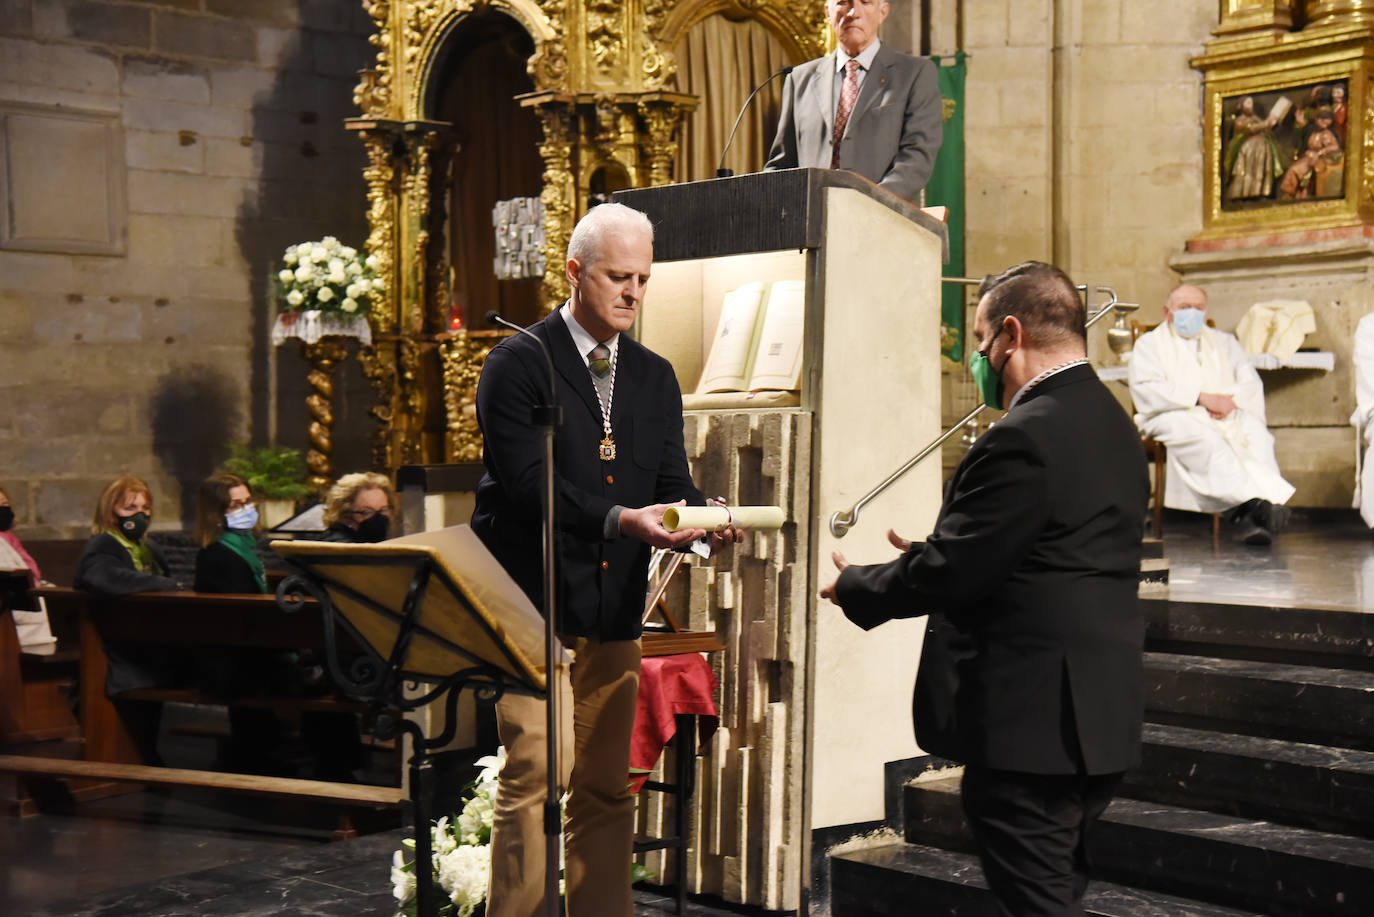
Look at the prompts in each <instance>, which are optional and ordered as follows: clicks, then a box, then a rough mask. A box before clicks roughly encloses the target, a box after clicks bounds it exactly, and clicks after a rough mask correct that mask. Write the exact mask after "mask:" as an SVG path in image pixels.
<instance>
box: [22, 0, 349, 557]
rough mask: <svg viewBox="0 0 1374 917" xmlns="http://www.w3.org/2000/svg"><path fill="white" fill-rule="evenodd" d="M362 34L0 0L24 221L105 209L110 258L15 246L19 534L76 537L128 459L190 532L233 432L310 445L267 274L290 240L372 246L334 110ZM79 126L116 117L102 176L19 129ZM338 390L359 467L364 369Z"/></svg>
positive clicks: (243, 10) (319, 25) (247, 10)
mask: <svg viewBox="0 0 1374 917" xmlns="http://www.w3.org/2000/svg"><path fill="white" fill-rule="evenodd" d="M369 26H370V23H369V22H368V19H367V16H366V14H365V13H364V12H363V10H362V6H361V4H359V3H356V2H351V0H139V2H133V0H127V2H126V0H0V118H4V117H6V115H7V113H8V114H9V115H14V114H15V113H18V117H17V119H16V118H13V117H11V118H8V119H7V120H6V121H5V124H7V125H9V129H8V131H7V132H6V133H0V140H3V139H7V140H8V142H7V143H6V144H5V145H4V146H0V158H2V159H4V160H5V162H6V165H7V166H8V168H9V169H10V173H9V174H11V175H16V174H18V175H22V176H25V177H26V179H25V180H26V183H27V184H26V187H28V188H30V189H32V188H34V187H35V185H34V184H33V182H37V183H38V185H37V187H41V189H43V197H42V199H41V202H42V206H41V207H35V206H33V204H32V201H27V202H26V203H24V207H25V208H26V210H25V212H24V213H21V214H20V216H19V217H15V218H14V219H15V220H16V221H17V222H18V224H21V225H19V226H18V228H19V230H21V232H20V233H18V235H20V236H22V235H23V232H22V230H26V228H30V227H35V226H41V227H43V228H44V229H45V231H46V230H51V231H52V232H55V233H57V234H58V235H61V233H62V232H63V231H72V232H74V231H77V230H80V231H85V229H83V228H82V227H81V226H79V225H77V224H79V222H80V221H78V220H75V219H72V218H71V216H72V215H79V214H81V213H84V212H86V209H87V208H92V207H97V206H101V207H105V206H108V208H109V209H110V210H111V225H112V227H113V228H112V237H113V248H114V250H115V253H113V254H110V253H89V251H74V250H73V249H74V248H76V249H80V248H81V247H82V246H79V245H78V246H72V245H66V244H61V242H60V240H59V244H55V245H54V244H42V245H39V246H38V247H37V248H34V247H32V246H31V247H30V248H29V250H20V249H16V248H14V247H8V246H4V243H0V365H3V366H4V367H5V371H4V373H3V376H0V401H3V403H4V404H5V406H6V409H5V410H3V411H0V455H3V459H0V487H4V488H6V489H7V490H8V492H9V494H10V496H11V498H12V500H13V501H14V503H15V506H16V513H17V516H18V521H17V530H18V531H19V532H20V534H21V536H29V537H67V536H80V535H82V534H84V532H85V531H86V526H87V524H88V520H89V518H90V513H91V509H92V507H93V505H94V500H95V497H96V495H97V494H98V492H99V490H100V488H101V487H103V485H104V483H105V482H106V481H108V480H109V479H110V478H112V477H113V476H114V475H116V474H118V473H121V472H124V471H129V472H132V473H136V474H140V475H143V476H144V477H146V478H147V479H148V480H149V483H150V484H151V485H152V488H153V490H154V495H155V498H156V504H157V506H156V509H157V516H156V520H155V524H161V525H164V526H166V525H172V526H176V525H178V524H179V519H180V517H182V516H185V515H187V514H189V512H190V511H191V506H190V499H189V497H190V494H191V493H192V489H193V488H194V486H195V484H196V483H197V482H198V481H199V480H200V479H201V478H202V477H204V476H205V475H206V474H208V473H210V472H211V471H213V470H214V468H215V466H216V465H217V464H218V462H219V461H220V460H221V459H222V458H223V456H224V454H225V452H224V443H225V442H226V441H227V440H241V439H249V438H252V439H254V440H256V441H259V442H263V441H266V440H267V439H268V438H270V437H271V436H272V435H273V427H274V426H276V427H277V428H278V430H279V433H278V435H277V437H276V438H277V439H279V440H280V441H282V442H285V443H287V444H290V445H298V446H304V445H305V430H306V417H305V409H304V405H303V399H304V396H305V394H306V389H305V384H304V374H305V371H306V367H305V365H304V363H303V362H302V361H301V359H300V357H299V355H298V353H297V352H296V351H295V350H294V349H293V348H289V347H284V348H282V350H281V351H280V353H273V352H272V349H271V347H270V344H269V343H268V337H267V335H268V330H269V328H270V321H271V317H272V315H273V314H274V309H273V307H272V306H271V305H270V304H269V302H268V300H269V295H270V294H269V278H270V277H271V275H272V273H273V272H274V271H273V269H274V267H275V265H276V261H277V259H278V258H279V257H280V254H281V251H282V249H284V248H285V247H286V246H287V245H288V244H291V243H294V242H299V241H302V240H305V239H317V238H319V237H321V236H323V235H326V234H333V235H337V236H339V237H340V238H343V239H345V240H346V241H348V242H350V243H352V244H355V245H356V244H360V243H361V242H362V240H363V239H364V238H365V235H366V225H365V210H366V199H365V188H364V185H363V181H362V177H361V169H362V166H363V164H364V157H363V154H362V151H361V144H359V143H358V141H357V140H356V138H354V137H352V136H350V135H349V134H348V133H346V132H345V131H344V129H343V126H342V119H343V118H345V117H348V116H350V115H352V114H354V113H355V112H354V109H353V104H352V89H353V85H354V84H355V83H356V81H357V80H356V73H355V71H356V70H358V69H359V68H362V67H366V66H368V65H369V63H370V59H371V49H370V47H369V45H368V44H367V34H368V31H369ZM72 116H80V117H88V118H92V119H94V120H95V121H97V122H99V121H102V120H103V121H104V122H108V123H109V124H110V125H111V130H112V135H113V136H114V137H115V138H116V140H117V146H116V147H115V148H114V150H113V152H112V153H111V154H110V155H109V156H104V155H101V156H99V157H98V158H97V159H96V160H95V162H96V164H97V165H103V166H104V167H105V171H106V172H107V173H108V174H107V175H106V176H105V177H104V178H102V179H101V182H100V183H97V182H95V181H94V180H93V179H92V178H91V176H90V173H91V172H92V171H99V170H98V169H97V170H92V169H90V168H86V167H84V166H83V167H81V168H76V167H74V166H73V165H72V164H73V163H74V162H80V163H88V162H90V161H91V160H90V151H89V150H72V149H64V148H63V144H62V143H61V142H60V138H61V136H63V135H62V134H61V133H60V131H58V132H56V133H54V132H48V133H33V132H30V133H27V134H26V133H25V130H26V129H27V128H28V126H29V125H32V124H35V123H38V124H49V123H51V124H56V125H59V126H60V125H62V124H65V123H67V122H66V121H64V119H68V120H69V119H70V118H71V117H72ZM34 119H48V120H40V121H35V120H34ZM48 136H55V137H57V138H59V140H58V142H52V143H44V142H41V138H45V137H48ZM34 137H38V138H40V141H39V142H32V138H34ZM77 153H82V154H84V155H83V156H81V157H77V156H76V154H77ZM105 179H108V181H106V180H105ZM106 185H108V187H110V188H111V189H113V190H112V191H111V193H110V195H109V196H108V199H106V198H105V197H101V196H100V195H99V192H100V189H102V188H104V187H106ZM12 196H13V192H12ZM97 198H99V199H98V200H97ZM73 227H75V228H73ZM52 232H49V234H52ZM10 235H11V236H14V235H15V233H10ZM3 238H5V235H4V234H0V239H3ZM85 247H86V249H88V250H89V248H90V247H91V246H89V245H87V246H85ZM273 364H275V366H274V365H273ZM274 377H275V381H274ZM339 385H340V388H341V393H340V397H339V399H338V401H337V402H336V412H335V413H336V415H338V422H337V426H336V428H335V439H336V443H337V444H336V447H335V454H336V462H335V466H336V468H338V469H339V470H353V468H354V467H361V466H362V465H365V464H366V461H367V437H368V435H369V434H370V427H369V426H368V424H369V423H370V421H368V420H367V419H366V416H365V414H366V409H367V407H368V404H369V402H368V398H367V392H366V389H365V387H364V385H363V383H362V381H361V378H360V376H359V375H358V373H357V370H356V368H350V369H349V370H348V371H346V372H344V373H343V374H341V376H340V379H339ZM274 387H275V389H276V391H277V394H278V397H277V398H275V399H274V398H272V392H273V389H274ZM278 404H279V405H280V408H279V409H278V407H277V405H278ZM278 410H280V416H277V412H278Z"/></svg>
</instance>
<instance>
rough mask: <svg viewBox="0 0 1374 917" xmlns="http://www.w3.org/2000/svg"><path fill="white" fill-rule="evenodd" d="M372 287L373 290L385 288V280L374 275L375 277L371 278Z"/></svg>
mask: <svg viewBox="0 0 1374 917" xmlns="http://www.w3.org/2000/svg"><path fill="white" fill-rule="evenodd" d="M372 289H374V290H385V289H386V281H385V280H383V279H382V278H380V277H375V278H373V280H372Z"/></svg>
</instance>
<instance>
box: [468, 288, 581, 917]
mask: <svg viewBox="0 0 1374 917" xmlns="http://www.w3.org/2000/svg"><path fill="white" fill-rule="evenodd" d="M486 319H487V321H488V322H490V323H491V324H493V325H501V326H502V327H505V328H509V329H510V330H512V331H515V332H517V333H519V334H527V335H529V336H530V337H532V338H534V341H535V343H536V344H538V345H539V350H540V352H542V353H543V354H544V362H545V363H546V364H547V365H548V368H549V403H548V404H536V405H535V406H534V409H533V411H532V412H531V415H532V416H531V418H530V419H531V421H532V422H533V423H534V424H535V425H536V426H538V427H539V428H540V431H541V436H540V439H541V440H542V441H543V452H544V455H543V462H542V465H543V467H542V468H541V469H540V470H541V472H542V474H541V475H540V477H541V478H542V479H543V480H542V481H541V482H540V485H541V486H540V491H541V493H540V496H541V498H542V499H541V501H540V502H541V503H542V504H543V505H542V506H541V507H540V517H541V518H540V528H541V529H542V530H543V531H542V535H543V550H542V554H543V558H542V559H543V577H544V674H545V678H546V679H547V683H546V687H547V689H548V690H547V691H545V707H544V730H545V734H544V754H545V756H546V759H547V760H546V767H545V775H544V776H545V785H544V806H543V809H544V813H543V814H544V819H543V821H544V914H545V917H557V914H558V853H559V845H558V838H559V833H560V832H561V831H562V819H561V817H560V812H559V805H558V800H559V799H560V798H561V797H562V795H563V793H562V786H561V785H560V784H559V774H560V768H559V767H558V733H559V731H560V730H561V729H562V720H561V715H560V711H559V707H560V706H561V704H560V703H559V700H558V695H559V690H558V684H559V679H560V677H561V676H560V675H559V674H558V665H557V663H558V652H557V649H556V648H557V647H558V645H559V644H558V637H557V634H556V633H555V626H556V625H555V619H556V618H557V617H558V614H557V608H558V603H557V594H556V589H555V586H554V582H555V577H556V576H557V569H558V563H557V558H556V555H557V552H558V542H557V539H556V537H555V529H554V503H555V484H554V478H555V475H554V442H553V440H554V431H555V430H556V429H557V427H558V425H559V423H560V421H562V419H563V412H562V410H560V409H559V407H558V400H557V397H556V392H555V389H554V379H553V357H552V356H551V355H550V354H549V346H548V344H546V343H545V342H544V339H543V338H541V337H540V336H539V335H537V334H535V333H534V332H532V331H530V330H529V329H528V328H521V327H520V326H519V325H517V324H515V322H512V321H507V320H506V318H505V317H504V316H503V315H501V313H500V312H498V311H497V310H495V309H489V310H488V311H487V314H486Z"/></svg>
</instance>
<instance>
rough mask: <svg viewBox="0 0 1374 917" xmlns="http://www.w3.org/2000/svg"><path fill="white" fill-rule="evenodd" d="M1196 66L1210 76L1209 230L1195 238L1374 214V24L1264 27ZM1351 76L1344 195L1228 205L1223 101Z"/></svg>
mask: <svg viewBox="0 0 1374 917" xmlns="http://www.w3.org/2000/svg"><path fill="white" fill-rule="evenodd" d="M1192 63H1193V66H1194V67H1196V68H1198V69H1199V70H1202V71H1203V73H1204V76H1205V80H1206V86H1205V90H1204V109H1205V113H1206V119H1205V120H1206V126H1205V133H1204V145H1205V149H1204V161H1205V172H1204V176H1203V230H1202V232H1201V233H1199V234H1198V235H1197V236H1196V237H1195V238H1194V239H1192V240H1190V243H1196V242H1205V241H1209V240H1217V239H1228V238H1236V237H1242V236H1257V235H1282V234H1287V233H1298V232H1306V231H1311V230H1339V229H1342V228H1346V227H1358V226H1362V225H1363V224H1364V223H1366V222H1369V221H1370V220H1371V219H1372V218H1374V113H1371V111H1370V102H1371V100H1374V94H1372V93H1371V87H1370V81H1371V75H1374V66H1371V65H1372V64H1374V28H1371V27H1370V26H1369V25H1366V24H1362V23H1336V24H1334V25H1331V26H1328V27H1325V28H1315V27H1309V28H1307V29H1304V30H1302V31H1301V32H1282V33H1278V34H1273V33H1264V34H1259V35H1249V36H1244V37H1241V38H1228V39H1224V40H1220V41H1217V42H1213V43H1212V45H1211V46H1210V47H1209V49H1208V53H1207V54H1205V55H1203V56H1201V57H1198V58H1195V59H1194V60H1193V62H1192ZM1337 80H1347V81H1348V87H1349V88H1348V93H1347V105H1348V107H1349V111H1350V118H1349V121H1348V122H1347V124H1348V134H1349V136H1348V139H1347V143H1346V147H1345V170H1346V172H1345V195H1344V197H1342V198H1338V199H1328V200H1313V201H1301V202H1294V203H1284V204H1281V205H1276V206H1273V207H1264V208H1257V209H1245V210H1229V211H1228V210H1225V209H1223V206H1222V193H1223V187H1222V185H1223V182H1222V180H1221V171H1222V168H1221V164H1222V158H1223V156H1224V152H1225V147H1224V138H1223V130H1224V123H1223V113H1222V105H1223V101H1224V100H1226V99H1228V98H1233V97H1235V96H1239V95H1245V94H1252V93H1261V92H1271V91H1276V90H1283V89H1288V88H1292V87H1297V86H1303V85H1306V84H1310V83H1326V82H1334V81H1337Z"/></svg>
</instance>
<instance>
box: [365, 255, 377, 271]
mask: <svg viewBox="0 0 1374 917" xmlns="http://www.w3.org/2000/svg"><path fill="white" fill-rule="evenodd" d="M377 264H378V261H377V256H376V255H368V256H367V266H368V267H370V268H371V269H372V270H374V271H375V270H377Z"/></svg>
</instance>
